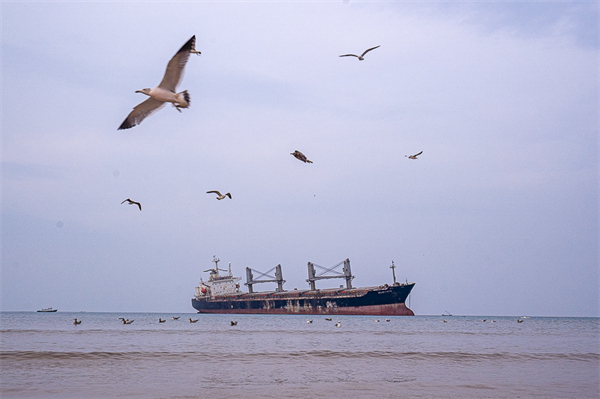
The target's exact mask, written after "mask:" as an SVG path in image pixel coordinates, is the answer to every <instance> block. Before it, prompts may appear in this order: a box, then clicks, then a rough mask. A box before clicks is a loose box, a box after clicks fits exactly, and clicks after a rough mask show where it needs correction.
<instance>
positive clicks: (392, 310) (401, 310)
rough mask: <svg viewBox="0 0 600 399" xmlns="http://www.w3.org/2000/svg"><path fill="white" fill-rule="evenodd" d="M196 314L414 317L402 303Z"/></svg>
mask: <svg viewBox="0 0 600 399" xmlns="http://www.w3.org/2000/svg"><path fill="white" fill-rule="evenodd" d="M198 313H213V314H216V313H218V314H221V313H226V314H312V315H319V314H323V315H371V316H414V315H415V314H414V313H413V311H412V310H410V309H409V308H408V307H407V306H406V305H405V304H404V303H394V304H387V305H372V306H348V307H331V308H329V307H321V308H317V309H315V308H313V307H294V308H293V310H288V309H286V308H277V309H214V310H212V309H202V310H198Z"/></svg>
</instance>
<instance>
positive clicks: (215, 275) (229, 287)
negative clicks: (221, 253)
mask: <svg viewBox="0 0 600 399" xmlns="http://www.w3.org/2000/svg"><path fill="white" fill-rule="evenodd" d="M219 261H220V260H219V259H218V258H217V257H216V256H213V262H215V268H214V269H208V270H205V272H210V276H209V278H208V281H206V282H205V281H203V280H202V278H200V285H199V286H198V287H196V298H197V299H201V298H207V297H208V298H213V297H215V296H218V295H227V294H237V293H239V292H240V285H239V284H238V281H240V280H241V279H242V278H241V277H234V276H233V275H232V274H231V263H230V264H229V274H228V275H227V276H221V275H219V270H221V271H227V270H223V269H219Z"/></svg>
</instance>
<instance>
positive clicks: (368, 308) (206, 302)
mask: <svg viewBox="0 0 600 399" xmlns="http://www.w3.org/2000/svg"><path fill="white" fill-rule="evenodd" d="M413 287H414V283H413V284H402V285H396V286H382V287H373V288H355V289H328V290H327V289H326V290H317V291H296V290H294V291H286V292H260V293H254V294H235V295H223V296H219V297H215V298H212V299H197V298H192V306H193V307H194V309H196V310H197V311H198V313H236V314H240V313H255V314H327V315H342V314H346V315H382V316H386V315H387V316H414V313H413V311H412V310H410V309H409V308H407V307H406V305H405V301H406V298H407V297H408V295H409V294H410V291H411V290H412V289H413Z"/></svg>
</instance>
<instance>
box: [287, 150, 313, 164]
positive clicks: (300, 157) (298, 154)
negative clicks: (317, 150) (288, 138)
mask: <svg viewBox="0 0 600 399" xmlns="http://www.w3.org/2000/svg"><path fill="white" fill-rule="evenodd" d="M290 155H293V156H294V157H296V159H298V160H300V161H302V162H304V163H313V162H312V161H311V160H310V159H308V158H306V155H304V154H303V153H301V152H300V151H298V150H296V151H294V152H290Z"/></svg>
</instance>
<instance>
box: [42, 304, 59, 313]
mask: <svg viewBox="0 0 600 399" xmlns="http://www.w3.org/2000/svg"><path fill="white" fill-rule="evenodd" d="M38 312H45V313H52V312H58V309H52V306H50V307H49V308H43V309H40V310H38Z"/></svg>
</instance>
